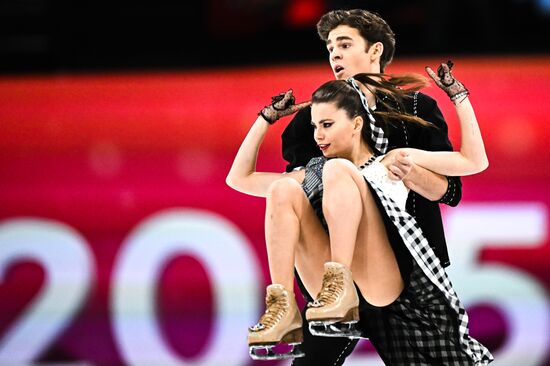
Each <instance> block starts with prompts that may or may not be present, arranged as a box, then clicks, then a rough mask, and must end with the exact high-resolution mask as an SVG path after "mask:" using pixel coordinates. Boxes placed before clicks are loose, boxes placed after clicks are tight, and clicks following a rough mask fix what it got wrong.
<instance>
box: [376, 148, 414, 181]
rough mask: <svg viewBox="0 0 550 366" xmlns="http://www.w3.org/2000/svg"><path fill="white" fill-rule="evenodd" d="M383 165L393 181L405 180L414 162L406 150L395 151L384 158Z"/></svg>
mask: <svg viewBox="0 0 550 366" xmlns="http://www.w3.org/2000/svg"><path fill="white" fill-rule="evenodd" d="M382 164H384V166H385V167H386V169H388V177H389V178H390V179H391V180H403V179H405V178H406V177H407V175H409V173H410V172H411V169H412V166H413V164H414V162H413V160H412V157H411V155H410V154H409V153H408V152H407V150H406V149H394V150H391V151H390V152H388V153H387V154H386V156H384V159H382Z"/></svg>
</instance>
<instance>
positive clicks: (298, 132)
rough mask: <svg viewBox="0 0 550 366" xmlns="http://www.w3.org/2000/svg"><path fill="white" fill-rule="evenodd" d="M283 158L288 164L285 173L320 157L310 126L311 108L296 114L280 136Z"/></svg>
mask: <svg viewBox="0 0 550 366" xmlns="http://www.w3.org/2000/svg"><path fill="white" fill-rule="evenodd" d="M281 139H282V148H283V158H284V159H285V160H286V161H287V162H288V165H287V166H286V171H287V172H291V171H292V170H293V169H295V168H298V167H301V166H303V167H305V166H306V165H307V163H308V161H310V160H311V159H312V158H314V157H316V156H320V155H321V150H319V148H318V147H317V144H316V143H315V140H314V139H313V126H312V125H311V107H307V108H304V109H302V110H301V111H299V112H298V113H296V115H295V116H294V118H293V119H292V121H290V123H289V124H288V126H287V127H286V128H285V130H284V131H283V134H282V135H281Z"/></svg>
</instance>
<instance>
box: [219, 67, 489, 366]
mask: <svg viewBox="0 0 550 366" xmlns="http://www.w3.org/2000/svg"><path fill="white" fill-rule="evenodd" d="M449 66H450V64H449V65H446V64H442V65H441V66H440V68H439V70H438V76H435V74H434V73H433V72H432V71H431V70H430V69H427V71H428V73H429V75H430V76H431V77H432V78H434V80H435V81H436V83H437V84H438V85H439V86H440V87H441V88H442V89H444V90H445V91H446V92H447V93H448V94H449V95H450V97H451V100H453V101H454V102H455V106H456V111H457V114H458V117H459V121H460V127H461V131H462V146H461V150H460V151H459V152H425V151H420V150H415V149H408V148H407V149H396V150H393V151H391V152H389V153H387V154H386V155H383V154H384V153H386V147H387V139H386V137H385V136H384V124H386V123H392V121H397V120H399V121H400V120H405V121H407V122H409V123H422V124H424V125H428V123H426V122H424V121H422V120H420V119H418V118H416V117H414V116H410V115H405V114H402V113H399V111H395V110H392V109H389V110H390V112H380V113H377V112H375V111H371V108H370V107H369V106H368V104H367V100H366V98H365V95H364V93H363V91H362V89H361V88H367V87H370V88H376V90H377V92H382V93H384V94H386V95H387V96H388V97H390V98H392V99H394V100H396V101H397V102H398V104H399V101H400V100H401V99H402V98H403V97H405V95H406V94H407V93H408V91H409V90H411V89H414V90H416V89H419V88H420V87H421V86H423V79H420V78H418V77H400V78H390V79H387V78H386V77H385V76H384V75H379V74H377V75H370V76H369V75H366V74H359V75H356V76H355V78H350V79H348V80H346V81H343V80H334V81H330V82H328V83H326V84H324V85H322V86H321V87H320V88H319V89H317V90H316V91H315V92H314V93H313V97H312V124H313V125H314V128H315V132H314V133H315V140H316V141H317V143H318V146H319V148H320V149H321V150H322V152H323V155H324V156H323V157H319V158H314V159H312V160H311V161H310V163H309V164H308V165H307V166H306V169H305V171H297V172H292V173H288V174H278V173H260V172H256V171H255V165H256V157H257V153H258V149H259V147H260V145H261V142H262V140H263V138H264V136H265V134H266V132H267V129H268V126H269V124H271V123H273V122H275V121H276V120H277V119H278V118H280V117H282V116H285V115H288V114H291V113H294V112H296V111H297V110H299V109H300V108H303V107H304V106H306V105H307V104H308V103H302V104H300V105H294V98H293V96H292V91H288V92H286V93H284V94H281V95H280V96H278V97H276V98H274V100H273V103H272V104H271V105H270V106H267V107H265V108H264V109H263V110H262V111H261V112H260V117H258V119H257V120H256V122H255V123H254V125H253V126H252V128H251V130H250V132H249V133H248V135H247V136H246V138H245V140H244V141H243V143H242V145H241V147H240V149H239V151H238V153H237V156H236V157H235V161H234V163H233V166H232V168H231V170H230V172H229V175H228V177H227V183H228V184H229V185H230V186H231V187H233V188H235V189H237V190H239V191H241V192H244V193H247V194H252V195H257V196H263V197H267V198H268V200H267V209H266V243H267V250H268V259H269V266H270V274H271V279H272V283H273V284H272V285H270V286H268V288H267V296H266V311H265V313H264V315H262V317H261V319H260V321H259V323H258V324H256V325H255V326H253V327H251V328H250V330H249V336H248V342H249V346H250V353H251V356H252V357H253V358H260V359H269V358H286V357H299V356H301V355H303V354H302V353H301V352H300V350H299V348H298V347H293V349H292V351H291V352H290V353H287V354H275V353H274V352H273V351H272V346H274V345H276V344H279V343H288V344H291V345H297V344H299V343H300V342H301V339H302V330H301V328H302V319H301V316H300V312H299V310H298V307H297V305H296V302H295V298H294V294H293V291H292V289H293V281H294V275H293V270H294V268H296V270H297V271H298V273H299V275H300V278H301V279H302V282H303V284H304V286H305V288H306V289H307V291H308V292H309V293H310V294H312V293H317V294H318V295H317V297H316V300H315V301H314V302H313V303H311V304H309V307H308V309H307V312H306V318H307V320H308V321H309V324H310V329H311V330H312V333H315V331H317V333H318V334H321V335H327V336H332V335H336V336H342V335H343V334H344V335H348V336H352V337H357V336H359V335H360V334H359V333H358V331H357V330H356V329H353V327H349V328H346V327H342V324H354V323H357V322H358V321H359V308H360V304H361V306H362V307H369V306H370V307H373V308H377V309H382V308H384V309H388V311H384V312H383V315H382V316H381V318H382V319H376V320H375V321H373V322H372V324H366V325H365V326H364V328H371V329H370V330H371V331H370V332H369V338H370V339H371V341H372V342H373V344H374V346H375V347H376V348H377V350H378V351H379V353H381V356H382V357H383V359H384V361H385V362H386V363H387V364H395V365H414V364H448V363H455V364H457V363H458V364H487V363H488V362H490V361H491V360H492V356H491V355H490V353H489V351H488V350H487V349H486V348H485V347H483V346H482V345H481V344H479V343H478V342H477V341H476V340H474V339H473V338H471V337H470V336H469V335H468V327H467V326H468V324H467V321H468V320H467V316H466V314H465V311H464V309H463V307H462V306H461V305H460V302H459V300H458V298H457V296H456V294H455V292H454V290H453V289H452V287H451V285H450V281H449V280H448V278H447V276H446V274H445V272H444V270H443V267H442V266H441V264H440V263H439V260H438V259H437V257H436V256H435V254H434V252H433V249H432V248H431V247H430V246H429V245H428V243H427V241H426V239H425V238H424V237H423V234H422V231H421V230H420V229H419V228H418V226H417V225H416V222H415V220H414V218H413V217H411V216H410V215H408V214H407V213H406V212H405V201H406V198H407V193H408V191H407V188H406V187H405V186H404V185H403V183H402V182H401V181H391V180H390V179H389V178H388V171H387V169H386V166H388V165H389V163H390V162H391V159H395V158H396V157H399V158H400V159H405V160H408V161H411V163H412V161H414V163H416V164H418V165H420V166H423V167H425V168H427V169H430V170H432V171H434V172H436V173H439V174H444V175H467V174H475V173H477V172H480V171H482V170H484V169H485V168H486V167H487V157H486V155H485V150H484V146H483V141H482V138H481V135H480V131H479V127H478V125H477V121H476V118H475V115H474V112H473V108H472V106H471V104H470V102H469V100H468V91H467V90H466V89H465V88H464V87H463V86H462V84H461V83H460V82H458V81H456V80H455V79H454V78H453V76H452V74H451V73H450V68H449ZM358 81H359V82H358ZM411 83H414V84H415V85H414V86H413V87H412V88H409V89H405V88H403V89H400V88H398V87H404V86H405V85H407V84H411ZM375 116H376V118H377V119H376V120H375V118H374V117H375ZM425 128H432V127H430V126H426V127H425ZM327 158H328V159H330V160H327ZM281 192H284V193H285V194H284V195H281ZM304 193H305V194H304ZM352 273H353V274H352ZM354 282H355V284H356V285H357V289H356V287H355V285H354ZM373 327H374V329H372V328H373ZM411 344H413V345H414V346H413V352H412V354H411V349H410V345H411ZM262 348H263V349H265V350H266V351H267V353H265V354H261V352H259V350H261V349H262Z"/></svg>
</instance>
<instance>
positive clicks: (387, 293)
mask: <svg viewBox="0 0 550 366" xmlns="http://www.w3.org/2000/svg"><path fill="white" fill-rule="evenodd" d="M338 169H339V171H338V172H334V174H336V173H337V174H340V175H341V174H349V175H350V176H351V177H352V178H353V180H354V181H355V183H356V185H357V187H358V189H359V194H360V197H361V201H362V205H363V210H362V216H361V221H360V223H359V227H358V229H357V241H356V244H355V250H354V255H353V261H352V265H351V271H352V273H353V279H354V281H355V282H356V283H357V286H358V287H359V289H360V290H361V293H362V295H363V297H364V298H365V299H366V300H367V301H368V302H370V303H371V304H373V305H376V306H384V305H387V304H389V303H391V302H393V301H394V300H395V299H396V298H397V297H398V296H399V294H400V293H401V291H402V290H403V280H402V278H401V274H400V271H399V266H398V264H397V260H396V257H395V254H394V251H393V249H392V247H391V245H390V242H389V240H388V235H387V233H386V228H385V226H384V221H383V219H382V213H381V212H380V211H379V208H378V206H377V204H376V201H375V199H374V197H373V196H372V193H371V190H370V189H369V187H368V185H367V182H366V181H365V178H364V177H363V176H362V175H361V173H360V172H359V171H358V170H357V169H356V168H355V166H353V165H352V164H351V163H350V164H348V163H347V162H342V164H341V166H340V167H339V168H338ZM342 219H343V220H345V219H346V218H342ZM336 224H337V223H336Z"/></svg>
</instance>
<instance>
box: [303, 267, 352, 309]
mask: <svg viewBox="0 0 550 366" xmlns="http://www.w3.org/2000/svg"><path fill="white" fill-rule="evenodd" d="M343 289H344V274H343V273H341V272H335V271H332V270H329V271H327V272H325V274H324V275H323V285H322V288H321V291H320V292H319V294H318V295H317V298H316V299H315V301H314V302H312V303H309V306H311V307H321V306H325V305H328V304H332V303H333V302H335V301H336V300H337V299H338V297H339V296H340V294H341V293H342V291H343Z"/></svg>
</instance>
